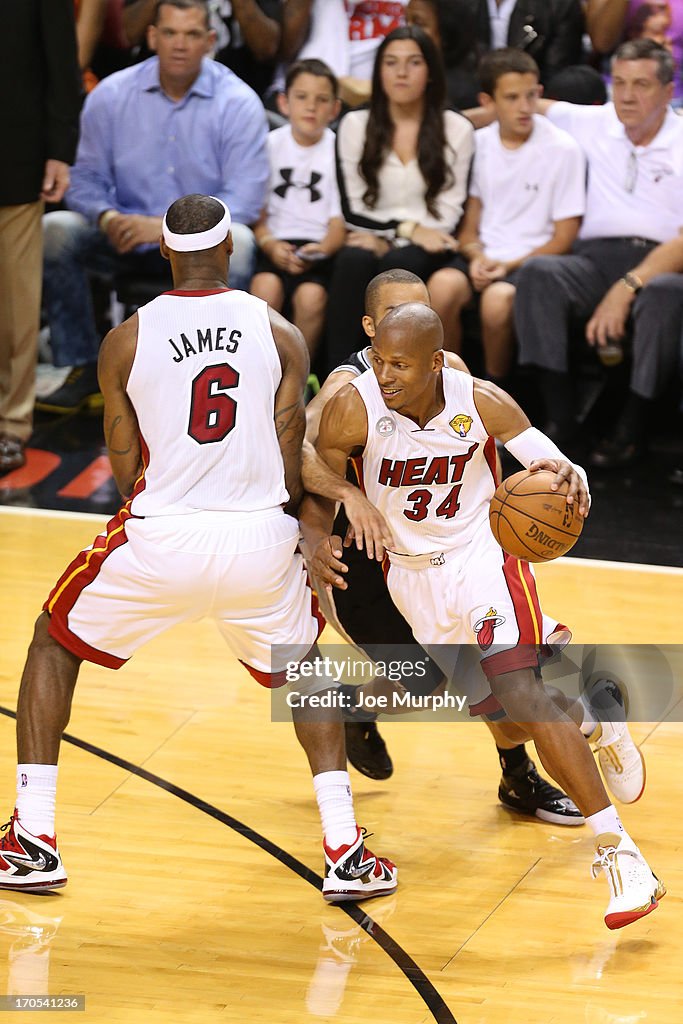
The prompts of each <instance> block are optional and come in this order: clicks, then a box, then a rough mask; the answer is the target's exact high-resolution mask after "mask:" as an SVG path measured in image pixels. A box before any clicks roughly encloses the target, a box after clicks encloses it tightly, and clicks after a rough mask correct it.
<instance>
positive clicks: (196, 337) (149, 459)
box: [126, 289, 288, 516]
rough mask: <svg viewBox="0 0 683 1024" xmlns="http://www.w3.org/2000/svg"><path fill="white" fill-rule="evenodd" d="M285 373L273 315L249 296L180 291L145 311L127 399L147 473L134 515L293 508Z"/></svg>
mask: <svg viewBox="0 0 683 1024" xmlns="http://www.w3.org/2000/svg"><path fill="white" fill-rule="evenodd" d="M281 377H282V370H281V366H280V358H279V355H278V352H277V348H276V346H275V340H274V338H273V333H272V331H271V328H270V321H269V318H268V307H267V305H266V303H265V302H263V301H262V300H261V299H257V298H255V297H254V296H252V295H249V294H248V293H247V292H243V291H236V290H235V291H233V290H230V289H227V290H225V289H221V290H217V291H197V292H181V291H172V292H166V293H165V294H164V295H160V296H159V297H158V298H156V299H154V300H153V301H152V302H149V303H148V304H147V305H145V306H141V307H140V309H139V310H138V338H137V349H136V352H135V358H134V360H133V365H132V368H131V371H130V376H129V378H128V384H127V388H126V390H127V392H128V395H129V397H130V400H131V402H132V403H133V406H134V408H135V412H136V414H137V418H138V423H139V426H140V434H141V445H142V452H143V458H144V463H145V468H144V472H143V476H142V478H141V480H140V481H138V484H137V486H136V490H135V497H134V498H133V502H132V505H131V512H132V513H133V514H134V515H138V516H154V515H181V514H184V513H189V512H195V511H198V510H207V511H211V510H217V511H232V512H240V511H243V512H252V511H256V510H265V509H269V508H276V507H277V506H280V505H283V504H284V503H285V502H286V501H287V499H288V494H287V490H286V488H285V476H284V464H283V461H282V454H281V452H280V446H279V444H278V440H277V435H276V433H275V424H274V418H273V416H274V404H275V393H276V391H277V389H278V387H279V384H280V379H281Z"/></svg>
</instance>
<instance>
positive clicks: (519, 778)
mask: <svg viewBox="0 0 683 1024" xmlns="http://www.w3.org/2000/svg"><path fill="white" fill-rule="evenodd" d="M498 799H499V800H500V802H501V803H502V804H503V805H504V806H505V807H507V808H509V809H510V810H511V811H517V813H518V814H530V815H532V817H534V818H540V819H541V821H549V822H551V823H552V824H553V825H583V823H584V821H585V818H584V816H583V814H582V813H581V811H580V810H579V809H578V807H577V806H576V804H575V803H574V801H573V800H571V799H570V798H569V797H568V796H566V795H565V794H564V793H563V792H562V790H561V789H557V787H556V786H553V785H551V783H550V782H548V780H547V779H544V778H543V776H542V775H539V774H538V772H537V770H536V765H535V764H534V762H533V761H532V760H531V759H530V758H527V759H526V761H525V762H524V764H521V765H520V766H519V768H515V769H514V771H511V772H505V773H504V774H503V776H502V778H501V780H500V786H499V788H498Z"/></svg>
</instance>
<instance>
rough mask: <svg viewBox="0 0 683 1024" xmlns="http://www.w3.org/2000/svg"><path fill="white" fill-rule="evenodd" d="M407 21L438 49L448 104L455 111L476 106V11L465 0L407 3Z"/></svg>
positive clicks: (422, 0)
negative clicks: (424, 33) (429, 38)
mask: <svg viewBox="0 0 683 1024" xmlns="http://www.w3.org/2000/svg"><path fill="white" fill-rule="evenodd" d="M406 21H407V22H408V24H409V25H419V27H420V28H421V29H424V31H425V32H426V33H427V35H428V36H431V38H432V39H433V40H434V43H435V44H436V46H437V48H438V49H439V50H441V54H442V56H443V62H444V65H445V67H446V93H447V95H448V103H449V105H450V106H451V107H452V108H453V109H454V110H465V109H467V108H468V107H474V106H476V104H477V102H478V95H479V78H478V75H477V64H478V63H479V43H478V41H477V21H476V16H475V12H474V11H473V10H472V8H471V7H470V5H469V4H468V2H467V0H410V2H409V4H408V8H407V10H406Z"/></svg>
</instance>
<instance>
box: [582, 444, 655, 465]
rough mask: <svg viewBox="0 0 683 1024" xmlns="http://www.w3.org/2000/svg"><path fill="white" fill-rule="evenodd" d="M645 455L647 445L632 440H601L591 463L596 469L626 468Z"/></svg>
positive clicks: (590, 458)
mask: <svg viewBox="0 0 683 1024" xmlns="http://www.w3.org/2000/svg"><path fill="white" fill-rule="evenodd" d="M644 455H645V445H644V444H642V443H640V442H636V441H632V442H630V443H629V442H621V441H608V440H606V441H601V442H600V444H599V445H598V447H597V448H596V449H595V451H593V452H591V455H590V457H589V459H588V461H589V464H590V465H591V466H594V467H595V468H596V469H626V468H628V467H629V466H634V465H635V464H636V462H639V461H640V460H641V459H642V458H643V456H644Z"/></svg>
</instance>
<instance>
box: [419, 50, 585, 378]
mask: <svg viewBox="0 0 683 1024" xmlns="http://www.w3.org/2000/svg"><path fill="white" fill-rule="evenodd" d="M479 74H480V76H481V83H482V89H483V92H482V94H481V100H482V103H483V105H484V106H485V107H488V108H489V109H491V110H492V111H493V112H494V114H495V116H496V118H497V121H496V122H495V123H494V124H491V125H489V127H488V128H482V129H481V130H480V131H479V132H477V137H476V152H475V157H474V164H473V169H472V180H471V184H470V194H469V198H468V200H467V205H466V206H465V215H464V217H463V220H462V224H461V227H460V230H459V232H458V239H459V242H460V252H459V253H458V254H457V255H456V257H455V260H454V261H453V263H452V264H451V265H450V266H449V267H447V268H445V269H443V270H438V271H437V272H436V274H434V275H433V277H432V279H431V281H430V291H431V296H432V303H433V304H434V308H435V309H436V310H437V312H439V313H440V315H441V319H442V321H443V324H444V329H445V333H446V337H447V338H448V337H449V332H450V340H451V341H453V340H454V339H455V340H456V341H457V339H458V337H459V333H460V331H459V326H460V325H459V317H460V311H461V309H462V308H463V307H464V306H465V305H466V304H467V303H468V302H470V300H471V299H472V296H473V293H475V294H478V295H480V296H481V301H480V306H479V309H480V317H481V333H482V342H483V346H484V362H485V372H486V376H487V377H488V378H489V379H490V380H493V381H495V383H496V384H498V385H499V386H500V387H505V385H506V383H507V378H508V375H509V373H510V369H511V366H512V362H513V353H514V331H513V305H514V300H515V287H516V281H517V277H518V274H519V268H520V267H521V266H522V264H523V263H525V262H526V261H527V260H528V259H530V258H531V257H533V256H537V255H541V254H546V253H547V254H551V253H553V254H555V253H566V252H569V251H570V249H571V247H572V243H573V242H574V240H575V239H576V235H577V232H578V230H579V225H580V223H581V216H582V214H583V211H584V206H585V180H586V166H585V160H584V157H583V154H582V152H581V149H580V147H579V145H578V144H577V143H576V142H575V141H574V140H573V139H572V138H571V137H570V136H569V135H567V133H566V132H563V131H560V129H559V128H556V127H555V126H554V125H552V124H549V123H548V122H547V120H546V119H545V118H543V117H540V116H539V115H538V114H536V103H537V100H538V97H539V93H540V88H539V82H538V67H537V65H536V62H535V61H534V60H533V58H531V57H530V56H529V55H528V53H524V52H523V51H521V50H514V49H506V50H494V51H492V52H491V53H488V54H486V55H485V56H484V58H483V59H482V61H481V64H480V66H479ZM468 261H469V263H468ZM448 347H449V348H451V347H452V348H455V350H456V351H457V350H458V349H459V345H457V343H456V344H454V345H448Z"/></svg>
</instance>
